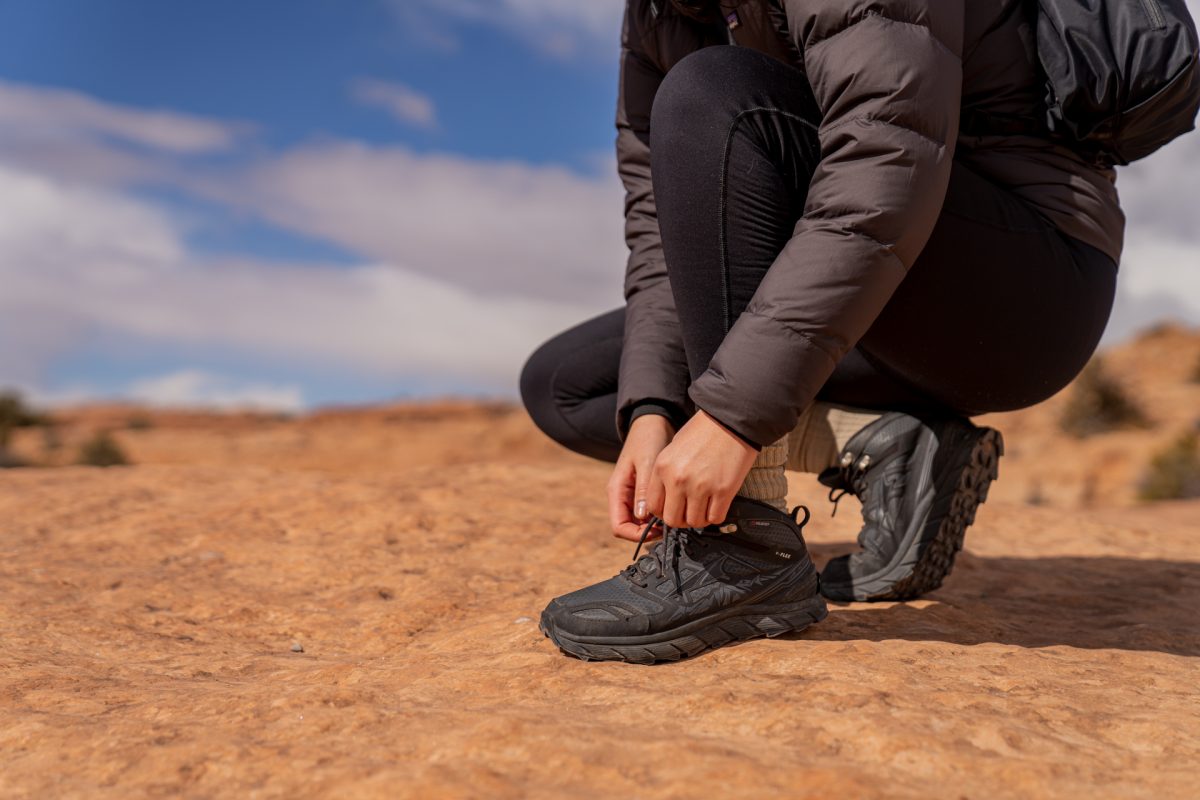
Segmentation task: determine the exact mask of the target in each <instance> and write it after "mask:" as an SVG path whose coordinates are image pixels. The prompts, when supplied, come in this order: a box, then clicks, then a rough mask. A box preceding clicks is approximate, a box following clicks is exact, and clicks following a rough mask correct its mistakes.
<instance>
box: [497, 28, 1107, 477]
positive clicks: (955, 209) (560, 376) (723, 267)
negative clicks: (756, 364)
mask: <svg viewBox="0 0 1200 800" xmlns="http://www.w3.org/2000/svg"><path fill="white" fill-rule="evenodd" d="M698 91H703V92H704V95H703V96H704V97H705V98H707V102H705V103H703V104H697V103H695V102H691V101H690V100H682V99H680V98H695V97H696V96H697V95H696V93H697V92H698ZM751 108H754V109H771V110H770V111H762V112H756V113H753V114H743V112H744V111H746V110H748V109H751ZM818 113H819V112H818V111H817V109H816V105H815V103H814V101H813V99H812V94H811V90H810V89H809V88H808V84H807V82H806V81H805V79H804V76H803V74H802V73H800V72H799V71H797V70H795V69H793V68H791V67H788V66H786V65H784V64H781V63H779V62H777V61H775V60H773V59H770V58H768V57H766V56H763V55H761V54H759V53H757V52H755V51H752V50H746V49H743V48H736V47H712V48H707V49H705V50H701V51H700V52H698V53H695V54H693V55H691V56H688V57H687V58H686V59H684V60H683V61H681V62H680V63H679V64H678V65H677V66H676V67H675V69H673V70H672V71H671V73H670V74H669V75H668V76H667V78H666V80H665V81H664V82H663V84H662V86H661V88H660V89H659V92H658V96H657V97H656V99H655V102H654V111H653V115H652V118H651V153H652V173H653V177H654V194H655V199H656V202H657V205H658V216H659V229H660V232H661V234H662V239H663V248H664V252H665V254H666V259H667V270H668V273H669V276H670V281H671V288H672V294H673V295H674V297H675V304H676V308H677V311H678V314H679V322H680V328H681V331H682V335H683V340H684V345H685V349H686V351H687V359H688V366H689V370H690V372H691V378H692V379H695V378H696V377H698V376H699V375H700V374H701V373H703V372H704V370H705V369H706V368H707V366H708V362H709V360H710V359H711V358H712V356H713V354H714V353H716V351H717V348H718V347H719V346H720V344H721V342H722V341H723V339H724V337H725V335H726V333H727V332H728V331H729V328H730V326H731V325H732V324H733V321H734V320H735V319H736V318H737V316H738V315H740V314H741V312H742V310H743V309H745V307H746V305H747V304H748V303H749V301H750V299H751V297H752V296H753V294H754V291H755V289H757V287H758V284H759V282H760V281H761V280H762V278H763V276H764V275H765V274H766V272H767V270H768V269H769V268H770V266H771V264H772V263H773V262H774V260H775V257H776V256H777V255H778V254H779V252H780V251H781V250H782V249H783V246H784V244H785V243H786V242H787V240H788V239H789V237H790V236H791V235H792V230H793V227H794V225H795V222H796V220H797V219H798V218H799V217H800V215H801V214H802V212H803V208H804V201H805V197H806V195H807V191H808V183H809V180H810V178H811V176H812V173H813V169H814V168H815V166H816V163H817V160H818V157H819V156H818V153H819V145H818V143H817V141H816V137H815V134H814V133H813V131H812V128H811V127H809V126H808V125H805V124H803V123H801V122H800V119H806V120H810V121H815V120H816V119H818V116H817V115H818ZM739 115H740V119H739ZM734 120H737V121H738V124H736V125H735V124H733V123H734ZM723 167H724V168H723ZM722 232H723V233H724V239H723V241H722ZM1116 274H1117V265H1116V264H1115V263H1114V262H1113V260H1112V259H1111V258H1109V257H1108V256H1106V255H1105V254H1104V253H1103V252H1101V251H1100V250H1097V249H1096V248H1094V247H1092V246H1090V245H1088V244H1085V243H1084V242H1081V241H1078V240H1076V239H1074V238H1071V237H1069V236H1066V235H1064V234H1062V233H1060V232H1059V231H1058V230H1057V229H1056V228H1054V226H1053V225H1051V224H1050V223H1049V222H1048V221H1047V220H1046V219H1045V218H1044V217H1042V216H1041V215H1039V214H1038V213H1037V212H1036V211H1035V210H1034V209H1033V208H1031V207H1030V206H1028V205H1026V204H1025V203H1024V201H1022V200H1020V199H1019V198H1017V197H1015V196H1014V195H1012V194H1011V193H1009V192H1008V191H1006V190H1005V189H1004V188H1002V187H1001V186H999V185H997V184H995V183H992V182H991V181H989V180H987V179H985V178H983V177H981V176H980V175H978V174H976V173H974V172H972V171H971V170H970V169H968V168H967V167H965V166H963V165H962V164H961V163H960V162H959V161H958V160H957V159H956V160H955V161H954V163H953V166H952V169H951V174H950V184H949V188H948V190H947V193H946V200H945V203H944V205H943V208H942V212H941V215H940V217H939V218H938V221H937V223H936V225H935V227H934V230H933V233H932V234H931V236H930V238H929V241H928V244H926V246H925V248H924V250H922V252H921V255H920V256H919V257H918V258H917V260H916V262H915V263H914V264H913V266H912V268H911V269H910V271H909V273H908V275H907V277H906V278H905V279H904V281H903V282H902V283H901V285H900V288H899V289H898V290H897V291H896V293H895V294H894V295H893V297H892V299H891V300H890V301H889V303H888V305H887V306H886V307H885V308H884V310H883V312H882V313H881V314H880V315H879V316H878V317H877V318H876V320H875V322H874V323H873V324H872V326H871V328H870V330H869V331H868V332H867V334H866V335H865V336H864V337H863V338H862V340H861V341H859V342H858V345H857V347H855V348H854V349H853V350H851V351H850V352H849V353H848V354H847V356H846V357H845V358H843V359H842V361H841V362H840V363H839V364H838V366H837V369H836V370H835V372H834V373H833V376H832V377H831V378H830V379H829V381H828V382H827V383H826V384H825V385H824V387H823V389H822V390H821V393H820V395H819V398H820V399H823V400H826V401H829V402H836V403H844V404H846V405H852V406H859V407H863V408H872V409H881V410H885V409H897V410H912V411H922V412H927V413H947V414H963V415H968V416H969V415H974V414H980V413H985V412H989V411H1002V410H1009V409H1015V408H1024V407H1026V406H1030V405H1033V404H1035V403H1037V402H1040V401H1042V400H1044V399H1046V398H1047V397H1049V396H1051V395H1052V394H1054V393H1055V392H1057V391H1058V390H1059V389H1061V388H1062V387H1063V386H1065V385H1066V384H1067V383H1069V382H1070V380H1071V379H1072V378H1073V377H1075V375H1076V374H1078V372H1079V370H1080V369H1082V367H1083V365H1084V364H1085V363H1086V362H1087V360H1088V358H1089V357H1090V356H1091V354H1092V353H1093V352H1094V351H1095V349H1096V346H1097V344H1098V343H1099V340H1100V337H1101V335H1102V334H1103V332H1104V327H1105V325H1106V324H1107V321H1108V316H1109V313H1110V311H1111V309H1112V302H1113V295H1114V292H1115V289H1116ZM624 316H625V315H624V309H617V310H615V311H612V312H609V313H607V314H603V315H601V316H599V317H596V318H594V319H591V320H588V321H587V322H584V323H582V324H581V325H578V326H576V327H574V328H571V329H570V330H568V331H566V332H565V333H562V334H560V335H558V336H556V337H555V338H553V339H551V340H550V341H549V342H547V343H546V344H544V345H543V346H542V347H541V348H539V349H538V350H537V351H536V352H534V354H533V355H532V356H530V358H529V360H528V362H527V363H526V365H525V368H524V370H523V371H522V374H521V395H522V398H523V399H524V402H525V406H526V408H527V409H528V410H529V413H530V415H531V416H532V417H533V419H534V421H535V422H536V423H537V425H538V427H540V428H541V429H542V430H543V431H545V433H546V434H548V435H549V436H550V437H551V438H553V439H555V440H556V441H558V442H559V443H561V444H563V445H565V446H566V447H568V448H570V449H572V450H574V451H576V452H579V453H582V454H584V455H588V456H592V457H594V458H599V459H603V460H607V461H615V460H616V457H617V455H618V454H619V452H620V449H621V442H620V439H619V437H618V434H617V429H616V390H617V372H618V364H619V361H620V355H621V347H622V339H623V333H624Z"/></svg>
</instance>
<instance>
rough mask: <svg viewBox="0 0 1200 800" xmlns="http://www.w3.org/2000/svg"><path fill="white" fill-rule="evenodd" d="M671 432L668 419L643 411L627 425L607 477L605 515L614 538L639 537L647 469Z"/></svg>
mask: <svg viewBox="0 0 1200 800" xmlns="http://www.w3.org/2000/svg"><path fill="white" fill-rule="evenodd" d="M674 433H675V428H674V427H672V426H671V423H670V421H669V420H668V419H667V418H666V417H664V416H661V415H659V414H644V415H642V416H640V417H638V418H637V419H635V420H634V421H633V424H632V425H630V426H629V433H628V434H627V435H626V436H625V444H624V446H623V447H622V448H621V455H620V457H618V458H617V466H616V468H615V469H613V473H612V477H611V478H609V480H608V518H609V521H610V522H611V523H612V531H613V535H614V536H616V537H617V538H619V539H628V540H629V541H631V542H636V541H637V540H638V539H640V538H642V529H643V528H644V527H645V526H646V523H645V522H644V520H645V519H647V518H648V516H649V514H650V511H649V506H648V504H647V498H646V491H647V487H649V485H650V472H651V469H652V468H653V466H654V459H656V458H657V457H658V454H659V453H660V452H662V449H663V448H664V447H666V446H667V445H668V444H669V443H670V441H671V436H673V435H674ZM647 538H653V537H647Z"/></svg>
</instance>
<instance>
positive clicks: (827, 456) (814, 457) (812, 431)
mask: <svg viewBox="0 0 1200 800" xmlns="http://www.w3.org/2000/svg"><path fill="white" fill-rule="evenodd" d="M882 416H883V415H882V414H880V413H879V412H878V411H867V410H865V409H861V408H851V407H849V406H837V405H833V404H832V403H820V402H818V403H813V404H812V405H810V406H809V407H808V408H807V409H805V411H804V413H803V414H801V415H800V419H799V421H798V422H797V423H796V427H795V429H794V430H793V431H792V432H791V434H789V442H790V445H791V446H790V448H789V452H788V457H787V468H788V469H790V470H795V471H796V472H812V473H818V472H820V471H821V470H823V469H825V468H827V467H832V466H834V465H835V464H837V462H838V456H839V455H840V454H841V452H842V449H843V448H844V447H845V446H846V443H847V442H849V441H850V439H851V438H852V437H853V436H854V434H856V433H858V432H859V431H861V430H862V429H863V428H865V427H866V426H868V425H870V424H871V423H872V422H874V421H875V420H877V419H879V418H880V417H882Z"/></svg>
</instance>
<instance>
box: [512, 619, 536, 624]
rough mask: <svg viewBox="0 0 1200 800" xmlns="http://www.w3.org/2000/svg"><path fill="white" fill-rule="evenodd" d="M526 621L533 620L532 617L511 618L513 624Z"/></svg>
mask: <svg viewBox="0 0 1200 800" xmlns="http://www.w3.org/2000/svg"><path fill="white" fill-rule="evenodd" d="M526 622H533V618H532V617H517V618H516V619H515V620H513V624H515V625H524V624H525V623H526Z"/></svg>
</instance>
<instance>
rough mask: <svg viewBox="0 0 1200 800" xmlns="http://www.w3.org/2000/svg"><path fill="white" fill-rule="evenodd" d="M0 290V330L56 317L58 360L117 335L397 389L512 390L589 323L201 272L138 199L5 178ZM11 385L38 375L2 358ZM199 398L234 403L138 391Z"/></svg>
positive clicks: (370, 284)
mask: <svg viewBox="0 0 1200 800" xmlns="http://www.w3.org/2000/svg"><path fill="white" fill-rule="evenodd" d="M0 285H2V286H4V291H3V293H0V319H9V318H15V317H16V315H25V317H26V318H32V319H34V320H52V321H53V322H54V324H53V327H54V329H55V330H58V331H62V332H63V333H62V334H60V335H61V336H65V337H66V341H58V342H55V346H56V349H57V350H61V349H63V348H66V347H69V346H70V345H72V344H74V345H76V346H78V345H79V344H81V343H82V342H83V341H85V337H94V336H98V335H105V334H109V335H116V336H120V337H122V338H125V339H131V340H134V341H142V342H147V343H153V344H154V345H155V346H157V347H167V346H177V347H185V348H195V347H201V348H204V347H208V348H216V349H219V350H229V351H233V352H237V353H239V354H240V355H242V356H243V357H258V358H260V359H262V360H263V362H264V363H272V362H280V363H291V364H305V365H308V366H317V367H319V366H320V365H326V366H328V367H334V368H337V369H339V370H347V369H349V370H357V371H360V372H362V373H363V374H369V375H372V376H376V377H378V376H391V377H393V378H394V380H395V381H396V383H397V385H399V384H402V383H404V382H407V381H410V380H412V379H414V378H418V379H421V380H424V381H429V380H431V379H433V380H435V381H436V380H439V379H440V380H443V381H456V382H462V383H468V384H469V385H473V386H477V387H479V388H480V389H481V390H490V391H501V392H505V393H510V392H512V390H513V389H514V388H515V382H516V376H517V372H518V370H519V368H520V365H521V363H522V361H523V359H524V357H525V356H526V355H527V354H528V353H529V352H530V351H531V350H532V349H533V348H534V347H535V346H536V345H537V344H538V343H540V342H541V341H542V340H543V339H544V338H546V337H547V336H548V335H550V334H551V333H553V332H555V331H557V330H560V329H562V328H565V327H566V326H568V325H570V324H572V323H573V322H576V321H578V320H579V319H581V318H582V317H584V316H585V315H586V314H587V313H589V312H590V311H592V310H594V309H591V308H588V307H586V306H584V305H576V304H569V303H560V302H547V301H537V300H528V299H523V298H521V297H519V296H518V294H517V293H516V292H512V293H507V294H498V293H495V294H478V293H474V292H470V291H467V290H465V289H463V288H461V287H458V286H455V285H453V284H451V283H447V282H445V281H441V280H437V279H435V278H432V277H426V276H421V275H417V274H414V273H413V272H411V271H407V270H405V269H402V268H400V267H398V266H395V265H385V264H366V265H361V266H355V267H339V266H314V265H297V264H273V263H272V264H265V263H261V262H254V261H238V262H233V261H224V262H211V261H205V260H200V259H197V258H195V257H193V256H191V255H190V254H189V253H188V252H187V250H186V248H185V247H184V246H183V244H182V243H181V241H180V240H179V238H178V232H177V230H176V226H175V224H174V222H173V220H171V219H170V218H169V217H167V216H165V215H163V214H162V213H161V212H160V211H158V210H156V209H155V208H153V207H151V206H149V205H147V204H144V203H142V202H141V201H138V200H134V199H132V198H130V197H127V196H124V195H122V194H120V193H117V192H112V191H107V190H102V189H96V188H88V187H79V186H74V185H70V184H65V183H62V182H60V181H56V180H54V179H51V178H47V177H45V176H40V175H34V174H30V173H26V172H22V171H19V170H15V169H12V168H7V167H3V166H0ZM66 332H71V333H70V335H68V334H67V333H66ZM43 355H46V353H43ZM9 359H12V361H11V362H10V361H9ZM12 375H16V376H18V377H20V376H22V375H23V376H25V380H26V381H31V380H32V381H36V380H37V378H38V375H37V370H36V365H32V368H31V365H30V364H28V363H25V362H24V361H23V359H22V358H21V357H20V355H19V353H16V352H9V350H8V349H7V348H5V349H0V376H4V377H5V378H6V379H7V380H11V378H10V377H9V376H12ZM192 378H195V376H192ZM7 380H6V382H7ZM25 388H32V389H35V390H36V389H37V388H39V387H38V385H37V384H36V382H35V383H33V385H32V386H30V385H28V384H26V385H25ZM189 388H190V389H191V390H193V392H198V391H200V390H204V391H207V392H208V393H209V395H210V396H211V397H220V396H226V397H235V396H239V390H237V389H236V387H234V388H230V387H228V386H224V387H223V386H222V385H221V384H216V385H214V384H212V383H211V382H209V383H207V384H206V383H204V382H198V381H196V380H191V382H190V383H188V382H187V381H184V380H182V379H181V378H180V377H179V376H174V378H173V380H172V381H169V382H165V383H164V382H160V383H156V384H147V385H143V386H140V387H133V389H134V390H137V391H142V392H143V393H145V392H150V391H151V390H154V392H156V395H155V396H157V397H159V398H166V397H168V396H169V391H168V390H170V391H176V392H177V393H179V394H178V396H179V397H185V396H186V393H184V390H185V389H189ZM254 388H255V389H256V391H258V390H261V389H263V387H254ZM272 391H273V392H276V393H275V395H274V396H275V398H276V399H280V398H282V397H283V396H284V393H283V391H282V390H281V389H279V387H274V388H272ZM243 394H244V392H243ZM144 396H146V397H149V396H150V395H148V394H145V395H144Z"/></svg>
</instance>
